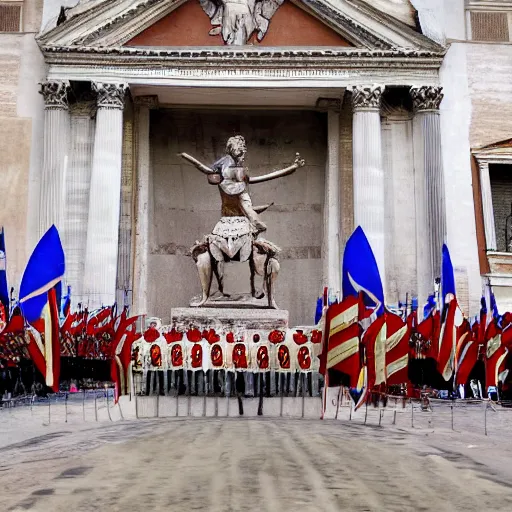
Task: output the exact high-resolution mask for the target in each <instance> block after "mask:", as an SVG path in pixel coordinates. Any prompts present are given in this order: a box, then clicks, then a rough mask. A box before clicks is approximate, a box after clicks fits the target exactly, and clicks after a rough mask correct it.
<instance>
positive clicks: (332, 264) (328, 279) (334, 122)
mask: <svg viewBox="0 0 512 512" xmlns="http://www.w3.org/2000/svg"><path fill="white" fill-rule="evenodd" d="M339 103H340V102H339V101H338V102H335V103H334V108H333V107H332V106H331V108H329V110H328V112H327V144H328V148H327V165H326V170H325V200H324V233H323V248H324V254H323V264H324V267H323V275H324V286H327V287H328V288H329V292H330V293H331V294H333V295H334V294H336V295H338V296H340V295H341V277H340V276H341V274H340V266H341V257H340V222H341V220H340V115H339V107H340V105H339ZM336 106H337V109H336Z"/></svg>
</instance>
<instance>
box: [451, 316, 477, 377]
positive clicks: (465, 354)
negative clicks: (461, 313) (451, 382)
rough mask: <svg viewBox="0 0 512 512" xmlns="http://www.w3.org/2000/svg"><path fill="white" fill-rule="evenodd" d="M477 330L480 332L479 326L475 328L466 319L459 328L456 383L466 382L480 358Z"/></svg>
mask: <svg viewBox="0 0 512 512" xmlns="http://www.w3.org/2000/svg"><path fill="white" fill-rule="evenodd" d="M475 332H476V333H478V326H477V327H475V328H474V330H473V329H472V328H471V326H470V325H469V322H468V321H467V320H466V319H464V321H463V322H462V325H461V326H460V327H458V328H457V348H456V350H455V368H456V373H455V383H456V384H457V385H459V386H460V385H463V386H464V385H465V384H466V382H467V381H468V378H469V374H470V373H471V370H472V369H473V367H474V366H475V364H476V362H477V360H478V341H477V340H476V338H475Z"/></svg>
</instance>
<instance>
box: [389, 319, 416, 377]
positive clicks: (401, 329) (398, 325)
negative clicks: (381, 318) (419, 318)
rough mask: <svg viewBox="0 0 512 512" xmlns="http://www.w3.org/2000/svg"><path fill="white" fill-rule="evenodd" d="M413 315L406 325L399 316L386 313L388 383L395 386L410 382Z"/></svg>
mask: <svg viewBox="0 0 512 512" xmlns="http://www.w3.org/2000/svg"><path fill="white" fill-rule="evenodd" d="M413 318H414V317H413V315H409V318H408V321H407V323H405V322H404V321H403V320H402V319H401V318H400V317H399V316H398V315H395V314H393V313H386V336H387V339H386V383H387V385H388V386H394V385H398V384H403V383H406V382H408V371H409V340H410V338H411V328H412V322H413Z"/></svg>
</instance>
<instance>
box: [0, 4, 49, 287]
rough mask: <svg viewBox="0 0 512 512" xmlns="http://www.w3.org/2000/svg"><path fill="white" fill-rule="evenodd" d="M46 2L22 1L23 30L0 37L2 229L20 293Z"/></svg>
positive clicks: (36, 159)
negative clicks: (38, 34) (38, 39)
mask: <svg viewBox="0 0 512 512" xmlns="http://www.w3.org/2000/svg"><path fill="white" fill-rule="evenodd" d="M42 4H43V2H42V0H25V1H24V2H23V28H22V30H23V32H20V33H1V34H0V155H2V156H1V158H0V176H1V179H0V197H1V198H2V200H1V202H0V225H3V226H4V228H5V236H6V246H7V247H6V249H7V272H8V279H9V285H11V286H14V287H15V288H16V289H17V287H18V285H19V282H20V279H21V274H22V272H23V269H24V267H25V264H26V262H27V256H28V251H29V250H30V246H31V245H32V241H31V240H30V223H31V221H30V220H29V218H30V213H29V212H30V210H31V209H32V208H34V207H35V210H36V211H37V208H38V204H34V202H35V201H36V198H37V197H38V196H37V195H36V194H34V195H33V197H32V196H31V195H30V194H29V183H30V182H31V181H32V179H33V173H32V168H34V169H35V168H36V167H37V166H39V165H40V162H41V158H40V156H38V154H37V151H38V149H39V148H40V147H41V145H40V140H42V124H41V123H40V122H39V120H41V121H42V113H43V104H42V99H40V98H39V94H38V87H37V82H38V81H40V80H41V79H43V78H44V75H45V70H44V64H43V62H42V60H43V59H42V55H41V52H40V51H39V48H38V46H37V44H36V42H35V38H34V36H35V34H36V32H37V31H38V30H39V25H40V22H41V14H42Z"/></svg>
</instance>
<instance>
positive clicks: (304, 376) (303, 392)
mask: <svg viewBox="0 0 512 512" xmlns="http://www.w3.org/2000/svg"><path fill="white" fill-rule="evenodd" d="M307 379H308V378H307V375H306V374H305V373H303V374H302V377H301V380H302V389H301V391H302V418H304V415H305V411H306V385H307V382H308V380H307Z"/></svg>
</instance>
